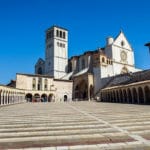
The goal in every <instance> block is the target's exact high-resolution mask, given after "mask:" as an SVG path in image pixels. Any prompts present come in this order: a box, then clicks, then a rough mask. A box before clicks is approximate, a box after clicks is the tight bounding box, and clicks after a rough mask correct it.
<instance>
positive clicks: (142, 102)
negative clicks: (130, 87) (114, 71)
mask: <svg viewBox="0 0 150 150" xmlns="http://www.w3.org/2000/svg"><path fill="white" fill-rule="evenodd" d="M138 95H139V103H141V104H144V92H143V89H142V88H141V87H139V88H138Z"/></svg>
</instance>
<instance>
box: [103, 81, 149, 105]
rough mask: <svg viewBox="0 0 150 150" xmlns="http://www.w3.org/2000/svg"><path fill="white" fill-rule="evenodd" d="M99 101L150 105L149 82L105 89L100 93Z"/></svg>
mask: <svg viewBox="0 0 150 150" xmlns="http://www.w3.org/2000/svg"><path fill="white" fill-rule="evenodd" d="M101 101H103V102H118V103H132V104H150V80H148V81H142V82H136V83H132V84H128V85H124V86H122V85H121V86H115V87H109V88H105V89H103V90H102V91H101Z"/></svg>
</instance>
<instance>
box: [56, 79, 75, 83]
mask: <svg viewBox="0 0 150 150" xmlns="http://www.w3.org/2000/svg"><path fill="white" fill-rule="evenodd" d="M54 81H64V82H73V81H72V80H65V79H54Z"/></svg>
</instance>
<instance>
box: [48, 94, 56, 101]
mask: <svg viewBox="0 0 150 150" xmlns="http://www.w3.org/2000/svg"><path fill="white" fill-rule="evenodd" d="M54 101H55V97H54V94H52V93H51V94H49V96H48V102H54Z"/></svg>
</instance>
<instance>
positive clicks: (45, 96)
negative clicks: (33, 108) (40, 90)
mask: <svg viewBox="0 0 150 150" xmlns="http://www.w3.org/2000/svg"><path fill="white" fill-rule="evenodd" d="M47 101H48V100H47V95H46V94H42V95H41V102H47Z"/></svg>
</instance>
